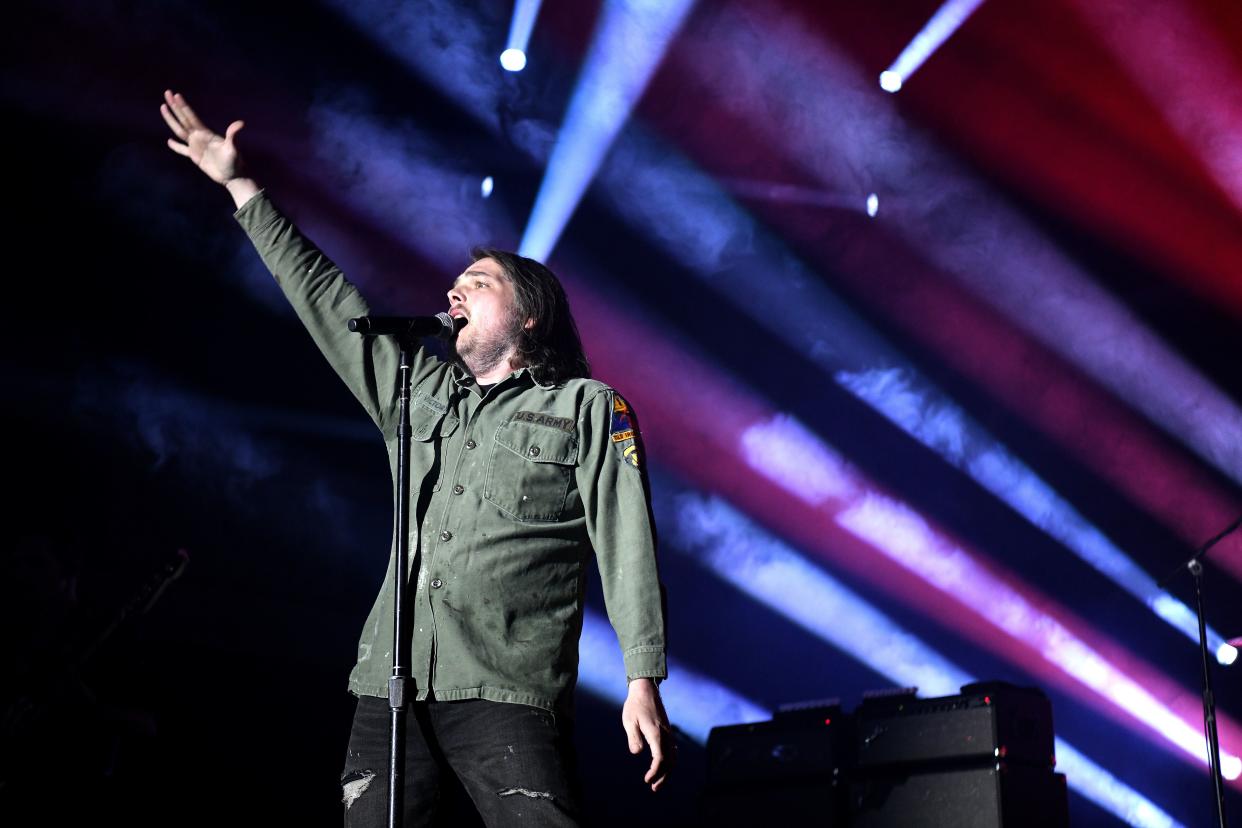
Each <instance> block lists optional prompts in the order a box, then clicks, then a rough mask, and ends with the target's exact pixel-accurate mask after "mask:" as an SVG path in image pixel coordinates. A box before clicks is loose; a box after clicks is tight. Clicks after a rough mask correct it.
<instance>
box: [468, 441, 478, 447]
mask: <svg viewBox="0 0 1242 828" xmlns="http://www.w3.org/2000/svg"><path fill="white" fill-rule="evenodd" d="M477 445H478V443H476V442H475V441H474V440H467V441H466V448H468V449H472V448H474V447H475V446H477Z"/></svg>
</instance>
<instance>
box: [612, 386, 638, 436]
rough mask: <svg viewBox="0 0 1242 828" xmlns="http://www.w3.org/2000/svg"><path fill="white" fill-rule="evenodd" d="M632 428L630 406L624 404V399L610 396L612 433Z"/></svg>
mask: <svg viewBox="0 0 1242 828" xmlns="http://www.w3.org/2000/svg"><path fill="white" fill-rule="evenodd" d="M633 428H634V421H633V419H632V418H631V417H630V407H629V406H628V405H626V404H625V400H623V399H621V397H619V396H616V395H614V396H613V398H612V433H613V434H617V433H618V432H621V431H631V430H633Z"/></svg>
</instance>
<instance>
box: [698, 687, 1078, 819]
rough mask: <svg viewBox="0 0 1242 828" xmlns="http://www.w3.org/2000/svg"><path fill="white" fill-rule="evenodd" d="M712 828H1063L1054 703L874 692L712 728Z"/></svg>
mask: <svg viewBox="0 0 1242 828" xmlns="http://www.w3.org/2000/svg"><path fill="white" fill-rule="evenodd" d="M707 757H708V786H707V788H706V792H705V794H704V797H703V800H702V809H701V811H702V815H703V818H704V824H706V825H713V826H716V825H720V826H732V825H756V824H759V825H771V826H777V825H779V826H801V825H805V826H823V828H831V827H832V826H852V827H853V828H941V826H951V828H1062V826H1067V825H1068V821H1069V817H1068V802H1067V795H1066V788H1065V776H1064V775H1063V774H1058V773H1055V772H1054V770H1053V766H1054V764H1055V758H1054V756H1053V731H1052V708H1051V705H1050V704H1049V702H1048V699H1047V697H1046V696H1044V694H1043V693H1041V692H1040V691H1039V690H1036V689H1031V688H1022V687H1015V686H1013V685H1009V684H1004V683H1001V682H987V683H979V684H971V685H967V686H965V687H963V688H962V692H961V694H960V695H957V696H948V697H945V698H937V699H919V698H915V697H914V695H913V691H907V692H903V693H897V694H885V695H881V696H873V697H870V698H867V699H866V700H864V702H863V703H862V705H860V706H859V707H858V709H856V710H855V711H854V712H853V713H852V714H849V715H847V714H845V713H844V712H843V711H842V710H841V707H840V706H839V705H837V704H824V705H812V706H803V707H800V708H796V709H785V710H782V711H781V712H779V713H778V714H777V715H776V716H775V717H774V718H773V719H772V720H771V721H769V722H760V723H755V724H746V725H731V726H728V727H718V728H715V729H713V730H712V733H711V736H710V738H709V739H708V743H707Z"/></svg>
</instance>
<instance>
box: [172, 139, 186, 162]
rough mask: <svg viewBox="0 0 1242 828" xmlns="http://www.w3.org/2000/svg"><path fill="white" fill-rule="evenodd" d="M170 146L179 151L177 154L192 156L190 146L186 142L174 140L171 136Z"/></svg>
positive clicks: (174, 150)
mask: <svg viewBox="0 0 1242 828" xmlns="http://www.w3.org/2000/svg"><path fill="white" fill-rule="evenodd" d="M168 148H169V149H170V150H172V151H173V152H175V153H177V155H184V156H185V157H186V158H189V157H190V148H189V147H187V146H186V145H185V144H181V143H178V142H176V141H174V140H173V139H171V138H169V139H168Z"/></svg>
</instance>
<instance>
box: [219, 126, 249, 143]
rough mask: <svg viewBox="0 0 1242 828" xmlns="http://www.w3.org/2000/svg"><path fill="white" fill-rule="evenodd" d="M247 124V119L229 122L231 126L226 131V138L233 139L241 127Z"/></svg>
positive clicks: (227, 139)
mask: <svg viewBox="0 0 1242 828" xmlns="http://www.w3.org/2000/svg"><path fill="white" fill-rule="evenodd" d="M245 125H246V122H245V121H234V122H233V123H231V124H229V128H228V129H226V130H225V131H224V140H226V141H232V140H233V136H234V135H236V134H237V133H238V132H240V131H241V128H242V127H244V126H245Z"/></svg>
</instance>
